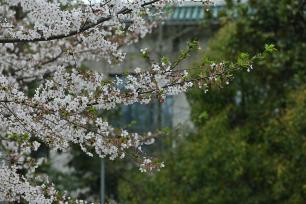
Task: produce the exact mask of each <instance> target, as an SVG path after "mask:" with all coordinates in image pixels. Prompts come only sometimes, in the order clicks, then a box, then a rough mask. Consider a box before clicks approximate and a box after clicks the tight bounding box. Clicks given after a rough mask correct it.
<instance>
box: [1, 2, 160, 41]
mask: <svg viewBox="0 0 306 204" xmlns="http://www.w3.org/2000/svg"><path fill="white" fill-rule="evenodd" d="M158 1H160V0H151V1H149V2H146V3H144V4H142V7H145V6H148V5H151V4H153V3H155V2H158ZM131 11H132V10H131V9H127V8H124V9H122V10H121V11H119V12H118V13H117V15H119V14H128V13H130V12H131ZM110 19H112V16H108V17H101V18H99V19H98V20H97V22H95V23H88V24H86V25H83V26H81V28H80V29H79V30H74V31H71V32H70V33H68V34H66V35H65V34H60V35H54V36H51V37H48V38H45V37H40V38H34V39H16V38H2V39H0V44H3V43H29V42H40V41H51V40H59V39H63V38H66V37H71V36H74V35H77V34H79V33H83V32H85V31H87V30H89V29H90V28H93V27H95V26H97V25H99V24H101V23H103V22H106V21H109V20H110Z"/></svg>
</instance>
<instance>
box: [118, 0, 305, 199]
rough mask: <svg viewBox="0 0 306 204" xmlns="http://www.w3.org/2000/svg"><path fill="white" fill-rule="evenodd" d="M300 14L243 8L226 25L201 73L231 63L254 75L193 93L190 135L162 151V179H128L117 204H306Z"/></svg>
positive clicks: (275, 2)
mask: <svg viewBox="0 0 306 204" xmlns="http://www.w3.org/2000/svg"><path fill="white" fill-rule="evenodd" d="M227 2H228V3H229V5H230V6H229V8H236V6H233V2H232V1H230V0H228V1H227ZM305 10H306V4H305V2H304V1H300V0H262V1H249V3H248V4H244V5H241V6H240V7H239V8H238V10H237V12H236V13H237V14H238V15H239V18H234V20H231V16H229V18H228V19H229V20H228V21H227V22H226V23H225V24H224V25H223V27H222V28H221V29H220V30H219V31H218V32H217V34H216V35H215V36H214V38H213V39H212V40H210V42H209V44H208V48H207V49H206V50H205V53H204V54H205V56H204V57H203V59H202V61H201V62H200V64H209V63H210V62H211V61H224V60H225V61H232V60H233V59H237V64H238V65H239V66H240V67H242V68H248V67H249V66H250V64H252V65H253V67H254V70H252V71H251V73H248V72H245V71H244V72H241V73H240V74H238V75H237V76H236V77H235V80H234V81H233V84H231V85H230V86H228V87H226V88H225V89H222V90H212V91H210V92H208V93H207V94H204V93H203V91H199V90H193V91H192V92H191V93H190V94H189V101H190V102H191V104H192V118H193V121H194V122H195V124H196V126H197V128H198V130H197V133H195V134H192V135H190V136H188V137H187V138H176V137H175V136H176V135H175V133H173V135H172V137H170V138H168V139H165V140H164V141H163V144H165V145H164V146H163V149H164V151H163V152H162V154H161V155H160V157H161V158H162V159H164V160H165V164H166V167H165V168H164V169H162V170H161V171H160V172H157V173H154V174H152V175H142V174H139V173H138V172H135V170H131V171H128V172H127V173H126V174H125V176H124V179H122V180H120V185H119V187H120V188H119V196H120V199H121V201H123V202H124V203H149V204H150V203H154V204H158V203H161V204H164V203H173V204H175V203H214V204H219V203H226V204H228V203H235V204H236V203H243V204H255V203H301V204H302V203H306V171H305V169H306V86H305V81H306V69H305V67H306V58H305V53H306V40H305V33H306V31H305V26H306V24H305V14H304V12H305ZM228 13H235V12H232V11H231V12H228ZM263 47H264V51H262V49H263ZM247 53H248V54H247ZM256 53H261V54H256ZM251 56H254V57H251Z"/></svg>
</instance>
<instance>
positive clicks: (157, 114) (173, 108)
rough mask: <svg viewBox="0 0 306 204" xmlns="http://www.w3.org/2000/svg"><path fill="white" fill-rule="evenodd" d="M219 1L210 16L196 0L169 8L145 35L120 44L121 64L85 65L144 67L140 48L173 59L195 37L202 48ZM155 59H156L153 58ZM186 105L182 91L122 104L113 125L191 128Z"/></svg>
mask: <svg viewBox="0 0 306 204" xmlns="http://www.w3.org/2000/svg"><path fill="white" fill-rule="evenodd" d="M220 11H222V5H215V6H213V7H211V9H210V12H209V13H210V17H209V16H208V13H207V12H205V8H204V7H203V5H202V4H200V3H195V2H187V3H184V4H182V5H180V6H178V7H175V8H173V10H172V12H171V13H170V15H169V16H167V17H166V19H165V20H164V21H163V22H161V23H160V24H159V26H158V27H157V28H156V29H155V30H154V31H153V32H152V33H151V34H149V35H147V36H146V37H145V38H143V39H141V40H139V42H137V43H135V44H131V45H128V46H126V47H124V48H123V50H124V51H125V52H126V53H127V56H126V59H125V61H124V62H123V63H122V65H120V66H118V65H106V63H103V62H90V63H88V65H89V67H91V68H92V69H95V70H98V71H102V72H104V73H107V74H109V75H112V76H114V75H116V74H118V75H120V73H123V72H126V71H131V70H133V69H134V68H136V67H142V68H143V67H146V66H147V62H145V60H144V59H142V58H141V53H140V50H141V49H144V48H148V49H149V51H150V54H151V55H152V56H151V57H153V59H156V60H157V59H160V58H161V57H162V56H167V57H169V58H170V59H175V57H176V56H178V54H179V52H180V50H181V49H183V48H185V47H186V45H187V42H188V41H190V40H192V39H196V40H198V41H199V43H200V46H201V47H202V48H205V47H206V44H207V41H208V39H209V38H210V36H211V35H212V33H214V31H215V30H216V29H217V28H218V21H217V20H216V19H217V17H218V15H219V13H220ZM198 58H199V56H197V55H193V56H192V57H190V58H188V60H186V61H184V62H183V63H182V64H180V66H179V69H183V68H188V67H189V66H190V64H191V62H194V61H197V59H198ZM157 61H158V60H157ZM190 111H191V109H190V106H189V104H188V101H187V98H186V96H185V94H181V95H178V96H173V97H168V98H167V100H166V101H165V103H163V104H160V103H159V102H153V103H151V104H148V105H140V104H133V105H129V106H124V107H122V112H121V117H119V120H116V122H115V123H116V124H115V125H124V124H129V123H131V122H132V121H134V122H135V124H134V126H133V128H132V129H133V130H135V131H154V130H156V129H160V128H163V127H177V126H179V125H180V126H181V127H184V129H186V128H190V129H193V124H192V122H191V119H190Z"/></svg>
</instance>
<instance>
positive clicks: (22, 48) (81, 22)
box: [0, 0, 224, 203]
mask: <svg viewBox="0 0 306 204" xmlns="http://www.w3.org/2000/svg"><path fill="white" fill-rule="evenodd" d="M181 2H182V1H176V0H151V1H150V0H136V1H120V0H101V1H95V3H85V2H82V1H70V0H3V1H0V18H1V19H5V22H0V45H1V46H0V139H1V141H0V161H1V164H0V183H1V185H0V201H12V202H13V201H17V202H19V201H22V202H23V201H26V202H29V203H54V202H55V201H57V202H59V203H63V202H65V201H64V200H65V199H64V198H62V197H61V196H59V194H58V192H57V191H56V190H55V188H54V186H53V185H52V184H50V183H48V184H45V183H44V182H42V180H44V179H39V177H38V176H37V175H36V172H35V170H36V168H37V167H38V166H39V165H41V164H42V163H43V162H44V159H43V158H42V159H34V158H32V157H31V153H32V152H33V151H37V149H38V148H39V146H40V144H41V143H44V144H47V145H48V146H49V147H51V148H55V149H60V150H63V151H65V150H67V149H68V148H69V146H70V145H71V144H77V145H79V146H80V148H81V149H82V150H83V151H84V152H86V153H87V154H88V155H89V156H92V155H93V154H97V155H99V156H100V157H109V158H110V159H115V158H124V157H126V156H127V155H128V154H131V153H130V151H129V150H130V149H133V150H135V151H136V152H137V153H139V154H140V155H141V154H142V153H143V151H142V148H141V147H142V146H143V145H149V144H152V143H153V142H154V137H153V136H152V135H151V133H150V134H148V135H139V134H138V133H129V132H127V131H126V130H124V129H117V128H114V127H112V126H111V125H110V124H109V123H108V122H107V121H106V120H105V119H104V118H103V116H101V115H99V114H98V110H101V109H103V110H110V109H114V108H116V107H117V106H118V105H129V104H133V103H135V102H140V103H149V102H150V101H151V100H152V98H154V97H157V98H158V99H159V100H160V101H161V102H163V101H164V100H165V98H166V97H167V96H168V95H176V94H179V93H182V92H185V91H187V89H188V88H191V87H193V86H194V85H198V86H205V87H208V86H210V85H211V84H213V83H215V81H217V79H219V78H220V77H221V78H222V77H224V75H223V71H224V68H223V65H218V66H217V68H216V69H212V70H210V72H209V73H207V74H205V76H201V77H200V78H191V77H190V75H189V74H188V72H187V71H186V70H177V69H176V65H177V64H176V63H173V64H171V63H168V64H164V63H151V65H150V66H149V68H139V67H138V68H135V71H134V72H133V73H131V74H128V75H127V76H125V77H124V78H119V77H117V78H116V80H112V81H110V80H109V79H107V78H106V77H104V76H103V74H101V73H97V72H90V71H88V70H85V71H84V70H83V69H82V68H81V65H82V62H84V61H86V60H101V59H102V58H103V59H105V60H107V61H108V62H109V63H120V62H121V61H122V60H123V59H124V57H125V54H124V53H123V52H122V51H121V50H120V46H121V45H124V44H127V43H132V42H135V41H137V40H138V39H139V38H142V37H144V36H145V35H146V34H147V33H148V32H151V30H152V28H153V26H154V22H153V21H152V20H150V19H152V18H149V17H148V16H158V15H160V14H161V13H162V11H163V8H164V7H165V6H166V5H169V4H170V5H171V4H178V3H181ZM203 2H204V3H205V4H208V3H211V2H210V1H203ZM152 6H154V12H152V11H151V10H150V8H151V7H152ZM143 52H146V50H143ZM33 83H34V84H38V85H37V88H35V94H30V93H29V90H30V89H31V87H30V85H31V84H33ZM133 156H134V158H135V160H136V161H137V162H138V163H139V168H140V170H141V171H142V172H146V171H151V170H154V169H159V168H161V167H163V166H164V164H163V163H159V162H156V161H155V160H154V159H153V158H149V157H147V156H142V157H138V155H137V156H136V157H135V155H133ZM20 172H25V173H22V174H21V173H20ZM78 202H81V201H76V203H78Z"/></svg>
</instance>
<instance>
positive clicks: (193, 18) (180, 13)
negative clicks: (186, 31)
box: [166, 5, 223, 24]
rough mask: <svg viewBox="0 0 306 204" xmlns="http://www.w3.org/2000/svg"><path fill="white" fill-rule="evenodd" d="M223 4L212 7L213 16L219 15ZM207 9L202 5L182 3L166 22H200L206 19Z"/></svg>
mask: <svg viewBox="0 0 306 204" xmlns="http://www.w3.org/2000/svg"><path fill="white" fill-rule="evenodd" d="M222 8H223V6H222V5H215V6H212V7H211V8H210V11H211V14H212V17H213V18H216V17H218V14H219V12H220V10H222ZM205 9H206V8H204V7H203V6H202V5H182V6H177V7H175V8H173V11H172V12H171V13H170V15H169V17H168V18H167V19H166V23H175V24H184V23H199V22H202V21H203V20H204V19H205V15H206V12H205Z"/></svg>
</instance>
